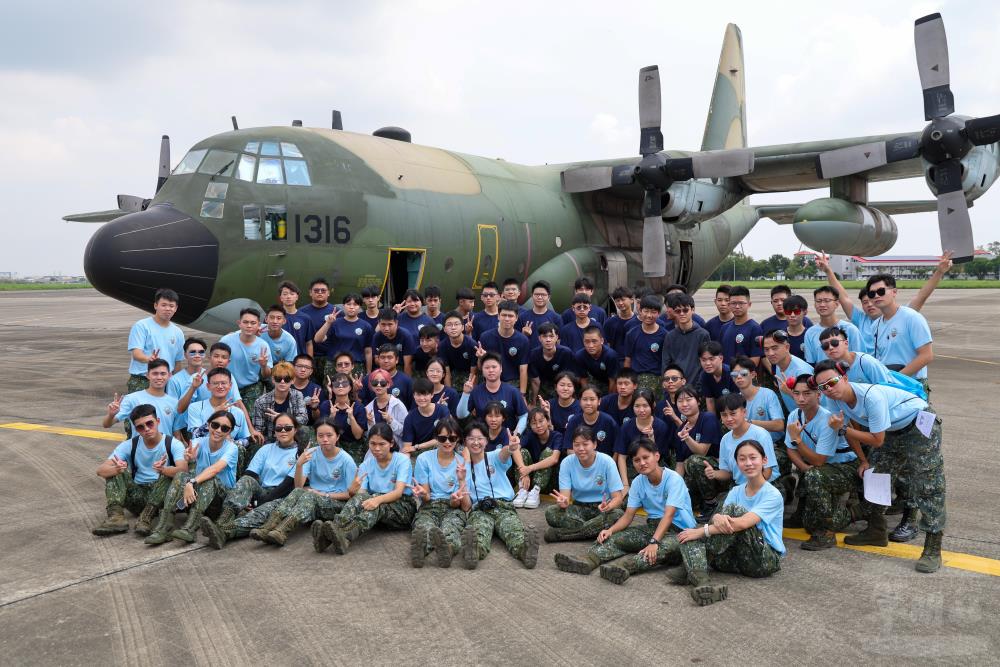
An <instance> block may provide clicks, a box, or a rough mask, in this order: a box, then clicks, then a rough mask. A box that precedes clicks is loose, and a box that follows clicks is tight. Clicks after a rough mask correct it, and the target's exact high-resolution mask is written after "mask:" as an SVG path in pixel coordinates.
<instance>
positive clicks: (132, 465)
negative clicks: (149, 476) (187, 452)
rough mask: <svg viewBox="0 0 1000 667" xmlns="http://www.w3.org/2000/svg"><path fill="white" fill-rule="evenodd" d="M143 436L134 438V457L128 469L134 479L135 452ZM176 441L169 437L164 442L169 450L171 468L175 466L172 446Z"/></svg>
mask: <svg viewBox="0 0 1000 667" xmlns="http://www.w3.org/2000/svg"><path fill="white" fill-rule="evenodd" d="M141 437H142V436H139V435H137V436H135V437H133V438H132V457H131V458H130V459H129V463H128V469H129V472H131V473H132V477H133V478H135V451H136V450H137V449H139V438H141ZM173 441H174V438H173V436H169V435H168V436H167V437H166V440H164V441H163V444H164V446H165V447H166V448H167V465H168V466H170V467H173V466H174V453H173V452H172V451H170V444H171V443H172V442H173Z"/></svg>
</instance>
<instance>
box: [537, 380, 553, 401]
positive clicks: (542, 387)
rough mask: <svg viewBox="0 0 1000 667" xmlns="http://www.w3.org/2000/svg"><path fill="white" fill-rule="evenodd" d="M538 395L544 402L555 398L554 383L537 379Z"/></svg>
mask: <svg viewBox="0 0 1000 667" xmlns="http://www.w3.org/2000/svg"><path fill="white" fill-rule="evenodd" d="M538 395H539V396H541V397H542V398H544V399H546V400H551V399H553V398H555V397H556V383H555V382H554V381H553V380H542V379H541V378H539V383H538Z"/></svg>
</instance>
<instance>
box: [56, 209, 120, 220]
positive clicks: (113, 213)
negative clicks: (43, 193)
mask: <svg viewBox="0 0 1000 667" xmlns="http://www.w3.org/2000/svg"><path fill="white" fill-rule="evenodd" d="M129 213H130V211H123V210H121V209H119V208H113V209H109V210H107V211H93V212H91V213H71V214H69V215H64V216H63V220H65V221H66V222H111V221H112V220H114V219H115V218H120V217H122V216H123V215H128V214H129Z"/></svg>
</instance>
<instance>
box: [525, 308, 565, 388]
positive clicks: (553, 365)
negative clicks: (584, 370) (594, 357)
mask: <svg viewBox="0 0 1000 667" xmlns="http://www.w3.org/2000/svg"><path fill="white" fill-rule="evenodd" d="M538 339H539V341H540V342H541V346H540V347H537V348H535V349H534V350H532V351H531V353H530V354H529V355H528V377H529V378H530V379H531V397H530V399H529V400H531V401H534V399H535V398H537V397H538V396H545V397H546V398H551V397H552V396H553V395H554V394H555V385H556V376H557V375H559V373H561V372H563V371H573V372H574V373H576V371H577V369H576V360H575V359H574V357H573V352H572V351H571V350H570V349H569V348H568V347H566V346H564V345H560V344H559V336H558V335H557V334H556V327H555V325H554V324H552V323H551V322H543V323H542V325H541V328H540V330H539V332H538Z"/></svg>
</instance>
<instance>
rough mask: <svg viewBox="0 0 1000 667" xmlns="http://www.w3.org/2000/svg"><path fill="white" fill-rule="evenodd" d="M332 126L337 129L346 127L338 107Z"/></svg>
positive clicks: (334, 113) (334, 111) (334, 112)
mask: <svg viewBox="0 0 1000 667" xmlns="http://www.w3.org/2000/svg"><path fill="white" fill-rule="evenodd" d="M330 127H332V128H333V129H335V130H343V129H344V121H343V120H342V119H341V117H340V112H339V111H337V110H336V109H334V110H333V119H332V122H331V123H330Z"/></svg>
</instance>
